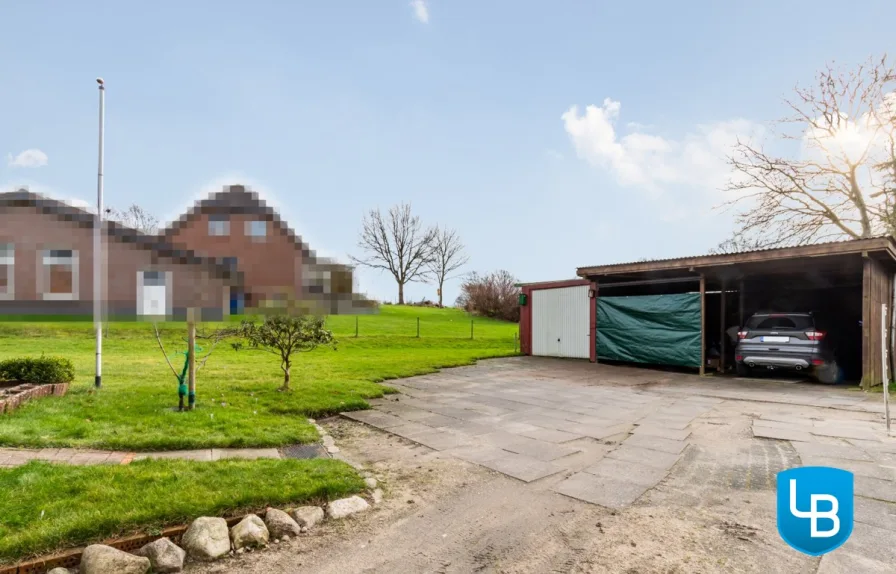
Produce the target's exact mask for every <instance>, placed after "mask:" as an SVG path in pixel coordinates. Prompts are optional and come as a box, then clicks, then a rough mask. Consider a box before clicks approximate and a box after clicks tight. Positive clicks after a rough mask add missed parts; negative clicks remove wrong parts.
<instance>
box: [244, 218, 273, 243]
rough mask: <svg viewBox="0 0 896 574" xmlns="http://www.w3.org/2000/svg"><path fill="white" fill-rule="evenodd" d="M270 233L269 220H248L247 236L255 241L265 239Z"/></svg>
mask: <svg viewBox="0 0 896 574" xmlns="http://www.w3.org/2000/svg"><path fill="white" fill-rule="evenodd" d="M267 234H268V222H267V221H247V222H246V236H247V237H251V238H252V240H253V241H263V240H264V238H265V237H266V236H267Z"/></svg>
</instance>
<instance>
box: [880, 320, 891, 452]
mask: <svg viewBox="0 0 896 574" xmlns="http://www.w3.org/2000/svg"><path fill="white" fill-rule="evenodd" d="M880 330H881V333H880V347H881V349H880V363H881V365H880V367H881V380H882V381H883V383H884V416H886V418H887V434H888V435H889V434H890V374H889V373H888V372H887V304H886V303H881V304H880Z"/></svg>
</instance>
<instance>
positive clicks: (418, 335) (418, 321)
mask: <svg viewBox="0 0 896 574" xmlns="http://www.w3.org/2000/svg"><path fill="white" fill-rule="evenodd" d="M417 338H418V339H419V338H420V317H417Z"/></svg>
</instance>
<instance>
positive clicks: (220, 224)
mask: <svg viewBox="0 0 896 574" xmlns="http://www.w3.org/2000/svg"><path fill="white" fill-rule="evenodd" d="M208 234H209V236H211V237H227V236H228V235H230V220H228V219H223V218H215V217H210V218H209V220H208Z"/></svg>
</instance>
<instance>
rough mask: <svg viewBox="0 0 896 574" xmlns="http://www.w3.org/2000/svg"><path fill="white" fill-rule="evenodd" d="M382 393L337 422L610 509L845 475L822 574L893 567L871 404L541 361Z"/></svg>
mask: <svg viewBox="0 0 896 574" xmlns="http://www.w3.org/2000/svg"><path fill="white" fill-rule="evenodd" d="M389 384H390V385H391V386H393V387H394V388H396V389H398V390H399V392H400V393H399V394H397V395H390V396H388V397H387V398H385V399H382V400H378V401H374V403H375V405H374V409H373V410H370V411H361V412H353V413H345V414H344V416H346V417H348V418H351V419H354V420H357V421H361V422H364V423H367V424H369V425H372V426H374V427H377V428H379V429H382V430H384V431H387V432H389V433H392V434H394V435H398V436H401V437H404V438H405V439H408V440H411V441H413V442H416V443H419V444H422V445H424V446H426V447H429V448H431V449H434V450H437V451H440V452H441V453H443V454H444V455H446V456H452V457H455V458H458V459H461V460H464V461H468V462H471V463H475V464H477V465H480V466H484V467H487V468H489V469H492V470H495V471H498V472H500V473H503V474H505V475H508V476H511V477H513V478H515V479H518V480H520V481H523V482H525V483H529V484H532V486H533V488H537V489H548V490H550V491H553V492H555V493H557V495H563V496H567V497H571V498H574V499H578V500H581V501H585V502H587V503H591V504H595V505H599V506H602V507H608V508H612V509H625V508H626V507H629V506H631V505H635V506H637V505H643V504H648V503H649V501H648V500H647V499H648V498H649V496H647V495H648V493H650V492H652V491H654V490H656V487H657V486H658V485H662V486H663V487H664V488H663V489H659V491H658V492H659V494H657V496H661V495H662V494H664V493H665V494H668V493H670V492H672V493H674V497H675V498H676V500H678V501H682V502H684V503H687V501H689V500H692V501H693V504H701V503H703V502H705V500H706V498H707V497H714V496H716V495H717V493H719V492H722V493H726V492H730V493H737V492H742V491H753V492H757V493H758V494H761V495H763V496H765V495H768V496H767V497H768V499H769V500H772V499H773V492H774V488H775V474H776V473H777V472H778V471H780V470H783V469H786V468H790V467H794V466H801V465H816V464H819V465H828V466H837V467H840V468H845V469H848V470H850V471H852V472H854V473H855V475H856V494H857V497H858V498H857V502H856V507H857V508H856V521H857V525H856V529H855V531H854V534H853V537H852V538H851V539H850V541H849V542H848V543H847V545H846V546H844V551H842V552H837V553H834V554H831V555H828V556H827V557H826V558H825V559H824V561H823V562H822V566H824V568H827V569H829V570H828V571H838V570H837V569H839V568H860V569H862V570H863V571H874V570H868V568H869V564H870V565H871V567H873V568H874V569H877V568H878V567H880V568H881V569H880V571H882V572H883V571H887V570H886V564H888V563H889V564H892V563H894V562H896V549H894V547H896V544H893V542H896V504H894V503H896V440H894V439H892V438H888V437H886V435H885V430H884V424H883V416H882V414H881V413H882V405H881V397H880V395H866V394H864V393H860V392H857V391H849V390H843V389H835V388H831V387H825V386H820V385H809V384H801V383H783V382H776V381H754V380H744V379H713V378H711V377H709V378H700V377H696V376H692V375H687V374H678V373H665V372H660V371H653V370H648V369H638V368H627V367H612V366H606V365H592V364H589V363H585V362H579V361H564V360H553V359H538V358H512V359H499V360H490V361H483V362H481V363H479V364H478V365H475V366H472V367H463V368H457V369H447V370H445V371H442V372H439V373H436V374H432V375H427V376H421V377H414V378H410V379H402V380H399V381H390V383H389ZM654 498H656V497H654ZM726 500H728V499H727V498H726ZM763 500H765V499H763ZM732 504H733V503H732ZM769 505H770V506H771V504H770V503H769ZM772 512H773V511H772ZM887 541H889V542H887ZM869 560H870V562H869ZM819 571H825V570H824V569H821V570H819Z"/></svg>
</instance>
